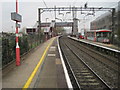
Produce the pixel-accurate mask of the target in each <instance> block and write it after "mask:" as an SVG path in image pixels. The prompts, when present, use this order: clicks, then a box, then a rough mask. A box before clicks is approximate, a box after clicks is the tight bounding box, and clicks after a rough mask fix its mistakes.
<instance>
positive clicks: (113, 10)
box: [111, 8, 115, 44]
mask: <svg viewBox="0 0 120 90" xmlns="http://www.w3.org/2000/svg"><path fill="white" fill-rule="evenodd" d="M114 18H115V8H113V9H112V41H111V43H112V44H114V31H115V30H114V29H115V19H114Z"/></svg>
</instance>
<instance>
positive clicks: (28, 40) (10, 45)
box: [2, 33, 45, 66]
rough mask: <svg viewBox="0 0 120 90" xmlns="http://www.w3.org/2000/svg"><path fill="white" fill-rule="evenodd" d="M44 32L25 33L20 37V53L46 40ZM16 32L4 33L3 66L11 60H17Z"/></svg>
mask: <svg viewBox="0 0 120 90" xmlns="http://www.w3.org/2000/svg"><path fill="white" fill-rule="evenodd" d="M44 40H45V39H44V36H43V33H41V34H40V35H38V34H32V35H24V34H23V36H22V37H19V46H20V55H23V54H24V53H26V52H28V51H29V50H31V49H33V48H35V47H36V46H38V45H39V44H40V43H42V42H43V41H44ZM15 48H16V43H15V34H8V33H3V37H2V66H5V65H6V64H8V63H9V62H11V61H13V60H15V52H16V49H15Z"/></svg>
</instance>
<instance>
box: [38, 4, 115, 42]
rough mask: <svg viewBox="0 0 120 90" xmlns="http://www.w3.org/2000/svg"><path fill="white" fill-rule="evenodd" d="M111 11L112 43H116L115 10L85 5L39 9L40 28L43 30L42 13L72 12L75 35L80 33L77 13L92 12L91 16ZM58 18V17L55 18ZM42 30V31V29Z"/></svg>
mask: <svg viewBox="0 0 120 90" xmlns="http://www.w3.org/2000/svg"><path fill="white" fill-rule="evenodd" d="M108 10H111V12H112V13H111V14H112V39H111V43H114V29H115V19H114V18H115V8H104V7H87V4H85V6H84V7H71V6H70V7H57V6H56V7H53V8H38V12H39V13H38V21H39V28H41V14H42V12H52V11H53V12H55V13H56V12H57V11H58V12H60V11H71V12H72V13H73V30H72V31H73V32H72V33H74V34H77V33H78V25H77V23H78V20H77V18H76V16H77V11H80V12H81V14H82V12H83V11H84V12H85V11H92V13H90V15H94V14H95V12H96V11H108ZM55 18H56V17H55ZM40 30H41V29H40Z"/></svg>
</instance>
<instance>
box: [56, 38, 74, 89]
mask: <svg viewBox="0 0 120 90" xmlns="http://www.w3.org/2000/svg"><path fill="white" fill-rule="evenodd" d="M58 38H59V37H58ZM58 38H57V44H58V51H59V54H60V59H61V62H62V66H63V69H64V73H65V78H66V81H67V85H68V88H69V90H73V86H72V83H71V81H70V77H69V75H68V71H67V68H66V66H65V62H64V60H63V57H62V53H61V50H60V46H59V42H58Z"/></svg>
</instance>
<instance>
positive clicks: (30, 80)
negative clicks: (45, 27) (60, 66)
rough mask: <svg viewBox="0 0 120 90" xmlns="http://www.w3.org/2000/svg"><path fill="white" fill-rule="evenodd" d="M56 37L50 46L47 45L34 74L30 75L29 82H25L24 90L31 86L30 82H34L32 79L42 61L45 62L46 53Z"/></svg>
mask: <svg viewBox="0 0 120 90" xmlns="http://www.w3.org/2000/svg"><path fill="white" fill-rule="evenodd" d="M54 39H55V38H53V39H52V41H51V42H50V43H49V44H48V46H47V47H46V49H45V51H44V53H43V55H42V57H41V59H40V61H39V62H38V64H37V66H36V67H35V69H34V71H33V72H32V74H31V75H30V77H29V79H28V80H27V82H26V83H25V85H24V87H23V89H22V90H27V88H28V87H29V86H30V84H31V82H32V80H33V78H34V76H35V74H36V72H37V71H38V68H39V67H40V65H41V64H42V62H43V60H44V58H45V56H46V53H47V51H48V49H49V47H50V46H51V44H52V42H53V41H54Z"/></svg>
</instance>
